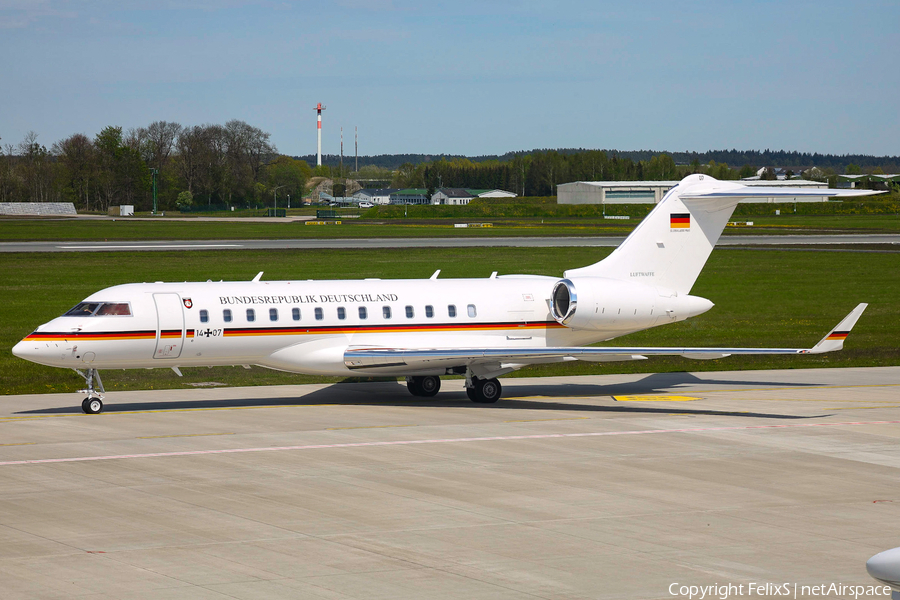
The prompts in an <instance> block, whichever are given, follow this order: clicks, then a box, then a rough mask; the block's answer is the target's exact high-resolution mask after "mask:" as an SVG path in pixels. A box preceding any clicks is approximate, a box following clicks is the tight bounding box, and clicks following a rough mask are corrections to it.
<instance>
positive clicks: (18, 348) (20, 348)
mask: <svg viewBox="0 0 900 600" xmlns="http://www.w3.org/2000/svg"><path fill="white" fill-rule="evenodd" d="M31 345H32V344H29V343H27V342H26V341H25V340H22V341H21V342H19V343H18V344H16V345H15V346H13V348H12V353H13V354H14V355H16V356H18V357H19V358H26V359H27V358H28V357H27V356H26V355H27V354H28V347H29V346H31Z"/></svg>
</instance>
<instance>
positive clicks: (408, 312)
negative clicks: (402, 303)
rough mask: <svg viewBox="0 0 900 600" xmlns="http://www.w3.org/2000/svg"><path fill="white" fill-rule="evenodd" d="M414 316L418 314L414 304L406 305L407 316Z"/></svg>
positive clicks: (410, 317) (408, 317)
mask: <svg viewBox="0 0 900 600" xmlns="http://www.w3.org/2000/svg"><path fill="white" fill-rule="evenodd" d="M414 316H416V311H414V310H413V307H412V306H407V307H406V318H407V319H412V318H413V317H414Z"/></svg>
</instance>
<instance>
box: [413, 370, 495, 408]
mask: <svg viewBox="0 0 900 600" xmlns="http://www.w3.org/2000/svg"><path fill="white" fill-rule="evenodd" d="M470 384H471V385H470ZM406 388H407V389H408V390H409V393H410V394H412V395H413V396H420V397H426V398H427V397H431V396H434V395H435V394H437V393H438V391H440V389H441V378H440V377H438V376H436V375H429V376H426V377H407V378H406ZM502 393H503V386H501V385H500V382H499V381H497V380H496V379H479V378H478V377H474V376H472V377H469V378H467V379H466V395H467V396H468V397H469V400H471V401H472V402H477V403H478V404H493V403H494V402H496V401H497V400H499V399H500V395H501V394H502Z"/></svg>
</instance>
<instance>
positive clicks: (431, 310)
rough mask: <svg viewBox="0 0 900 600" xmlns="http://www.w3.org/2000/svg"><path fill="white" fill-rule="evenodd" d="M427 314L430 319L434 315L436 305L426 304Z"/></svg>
mask: <svg viewBox="0 0 900 600" xmlns="http://www.w3.org/2000/svg"><path fill="white" fill-rule="evenodd" d="M425 316H426V317H428V318H429V319H430V318H432V317H434V307H433V306H432V305H430V304H428V305H426V306H425Z"/></svg>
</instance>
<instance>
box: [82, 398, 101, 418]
mask: <svg viewBox="0 0 900 600" xmlns="http://www.w3.org/2000/svg"><path fill="white" fill-rule="evenodd" d="M81 410H83V411H84V412H85V413H86V414H89V415H99V414H100V413H101V412H103V401H102V400H100V398H85V399H84V401H83V402H82V403H81Z"/></svg>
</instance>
